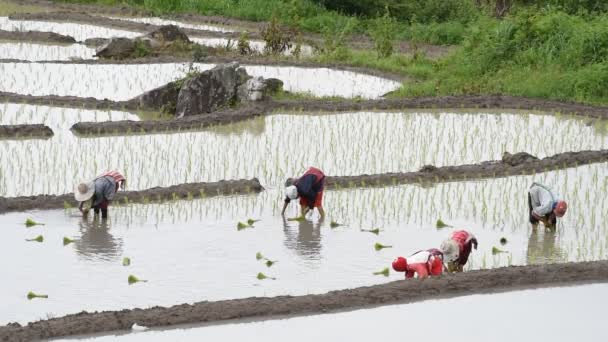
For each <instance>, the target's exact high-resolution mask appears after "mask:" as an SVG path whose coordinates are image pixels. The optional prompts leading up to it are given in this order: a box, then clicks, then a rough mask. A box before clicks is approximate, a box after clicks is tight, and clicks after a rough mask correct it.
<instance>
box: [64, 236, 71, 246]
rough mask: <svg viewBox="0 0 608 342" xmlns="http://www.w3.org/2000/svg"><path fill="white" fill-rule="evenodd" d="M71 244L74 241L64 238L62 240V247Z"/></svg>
mask: <svg viewBox="0 0 608 342" xmlns="http://www.w3.org/2000/svg"><path fill="white" fill-rule="evenodd" d="M72 242H74V240H72V239H70V238H69V237H64V238H63V245H64V246H66V245H69V244H71V243H72Z"/></svg>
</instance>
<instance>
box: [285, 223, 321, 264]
mask: <svg viewBox="0 0 608 342" xmlns="http://www.w3.org/2000/svg"><path fill="white" fill-rule="evenodd" d="M289 223H292V222H289V221H287V220H284V221H283V233H284V234H285V240H284V243H285V247H287V248H289V249H291V250H293V251H295V252H296V254H298V255H299V256H300V257H302V258H303V259H307V260H320V259H321V247H322V244H321V222H310V221H303V222H296V224H295V225H290V224H289Z"/></svg>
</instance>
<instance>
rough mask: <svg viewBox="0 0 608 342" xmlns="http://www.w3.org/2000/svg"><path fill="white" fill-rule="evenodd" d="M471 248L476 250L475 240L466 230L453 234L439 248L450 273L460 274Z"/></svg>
mask: <svg viewBox="0 0 608 342" xmlns="http://www.w3.org/2000/svg"><path fill="white" fill-rule="evenodd" d="M473 248H475V249H477V238H476V237H475V235H473V234H471V233H469V232H467V231H466V230H457V231H455V232H453V233H452V235H450V237H449V238H448V239H446V240H445V241H443V243H442V244H441V247H439V249H440V250H441V252H442V253H443V258H444V259H443V260H445V261H446V262H447V266H448V267H447V268H448V271H450V272H462V270H463V268H464V265H466V263H467V261H469V255H470V254H471V250H472V249H473Z"/></svg>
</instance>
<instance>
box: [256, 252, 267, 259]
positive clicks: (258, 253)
mask: <svg viewBox="0 0 608 342" xmlns="http://www.w3.org/2000/svg"><path fill="white" fill-rule="evenodd" d="M262 259H266V258H265V257H264V255H262V253H261V252H257V253H255V260H262Z"/></svg>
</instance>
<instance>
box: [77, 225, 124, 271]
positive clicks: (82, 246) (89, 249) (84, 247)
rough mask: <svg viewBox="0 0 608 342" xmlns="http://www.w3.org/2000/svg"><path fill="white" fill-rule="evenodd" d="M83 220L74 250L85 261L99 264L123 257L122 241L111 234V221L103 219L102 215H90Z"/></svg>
mask: <svg viewBox="0 0 608 342" xmlns="http://www.w3.org/2000/svg"><path fill="white" fill-rule="evenodd" d="M90 216H92V218H91V217H89V218H83V219H82V220H81V221H80V222H79V223H78V226H79V227H80V238H78V239H75V241H74V249H75V250H76V253H78V255H79V256H80V257H82V258H83V259H84V260H93V261H96V262H98V261H99V260H100V259H101V260H104V261H109V262H112V261H116V260H119V259H120V256H121V255H122V239H121V238H114V237H113V236H112V234H110V229H111V226H112V224H111V220H110V219H107V220H104V219H101V218H100V215H90Z"/></svg>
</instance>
